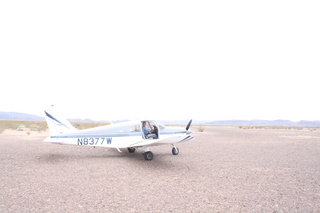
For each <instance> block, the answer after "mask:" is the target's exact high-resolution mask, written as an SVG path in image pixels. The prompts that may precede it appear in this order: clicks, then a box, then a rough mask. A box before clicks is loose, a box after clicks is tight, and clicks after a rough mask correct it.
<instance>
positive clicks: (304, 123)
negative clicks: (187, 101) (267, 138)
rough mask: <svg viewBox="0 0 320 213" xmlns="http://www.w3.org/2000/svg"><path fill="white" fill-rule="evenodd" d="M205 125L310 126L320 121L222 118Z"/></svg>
mask: <svg viewBox="0 0 320 213" xmlns="http://www.w3.org/2000/svg"><path fill="white" fill-rule="evenodd" d="M204 125H218V126H219V125H222V126H308V127H320V121H298V122H293V121H290V120H272V121H270V120H222V121H211V122H207V123H205V124H204Z"/></svg>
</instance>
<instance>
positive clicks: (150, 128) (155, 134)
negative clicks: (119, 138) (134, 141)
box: [141, 120, 160, 139]
mask: <svg viewBox="0 0 320 213" xmlns="http://www.w3.org/2000/svg"><path fill="white" fill-rule="evenodd" d="M141 125H142V127H141V131H142V137H143V138H144V139H159V136H160V132H159V126H158V124H157V122H155V121H151V120H146V121H142V122H141ZM144 128H145V129H146V130H147V131H146V132H148V134H147V135H145V133H144V131H145V130H144Z"/></svg>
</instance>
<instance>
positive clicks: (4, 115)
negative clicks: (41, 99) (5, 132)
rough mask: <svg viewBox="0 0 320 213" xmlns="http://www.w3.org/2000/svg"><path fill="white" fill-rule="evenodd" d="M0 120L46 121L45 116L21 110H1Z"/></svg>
mask: <svg viewBox="0 0 320 213" xmlns="http://www.w3.org/2000/svg"><path fill="white" fill-rule="evenodd" d="M0 120H14V121H44V120H45V118H44V117H40V116H36V115H31V114H26V113H20V112H0Z"/></svg>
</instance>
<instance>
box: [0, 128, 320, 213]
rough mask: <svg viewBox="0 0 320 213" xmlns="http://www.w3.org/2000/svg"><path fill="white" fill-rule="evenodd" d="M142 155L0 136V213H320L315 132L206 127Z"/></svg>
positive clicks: (319, 147) (318, 135)
mask: <svg viewBox="0 0 320 213" xmlns="http://www.w3.org/2000/svg"><path fill="white" fill-rule="evenodd" d="M193 131H194V133H193V134H192V135H193V136H195V137H196V139H195V140H193V141H189V142H186V143H184V144H178V147H179V149H180V154H179V155H177V156H174V155H172V154H171V146H158V147H151V151H152V152H153V153H154V159H153V160H152V161H145V160H144V158H143V156H142V149H138V150H137V151H136V152H135V153H133V154H129V153H128V152H127V150H125V149H123V150H122V151H123V152H122V153H119V152H118V151H117V150H116V149H105V148H92V147H84V146H62V145H54V144H49V143H44V142H42V141H43V140H44V138H45V136H43V135H40V134H39V133H37V132H32V133H31V135H27V134H25V135H14V134H9V133H5V132H4V133H2V134H0V172H1V177H0V185H1V191H0V212H320V129H316V130H313V131H311V130H310V129H304V130H285V129H240V128H238V127H209V126H207V127H205V131H204V132H197V127H193Z"/></svg>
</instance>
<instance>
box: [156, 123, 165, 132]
mask: <svg viewBox="0 0 320 213" xmlns="http://www.w3.org/2000/svg"><path fill="white" fill-rule="evenodd" d="M158 126H159V128H160V130H164V129H165V128H166V127H165V125H163V124H161V123H159V122H158Z"/></svg>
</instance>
